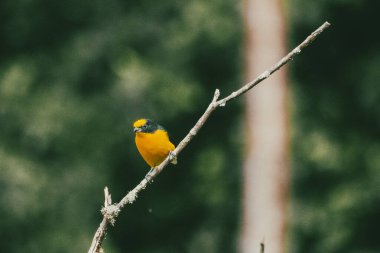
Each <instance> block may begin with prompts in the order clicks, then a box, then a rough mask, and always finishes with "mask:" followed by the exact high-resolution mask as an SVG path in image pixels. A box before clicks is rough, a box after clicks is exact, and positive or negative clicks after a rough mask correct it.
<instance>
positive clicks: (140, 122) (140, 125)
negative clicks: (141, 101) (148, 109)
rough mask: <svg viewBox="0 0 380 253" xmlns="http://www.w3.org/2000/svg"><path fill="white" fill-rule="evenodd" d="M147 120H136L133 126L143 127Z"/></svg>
mask: <svg viewBox="0 0 380 253" xmlns="http://www.w3.org/2000/svg"><path fill="white" fill-rule="evenodd" d="M146 122H147V120H146V119H139V120H136V121H135V123H133V127H142V126H143V125H145V124H146Z"/></svg>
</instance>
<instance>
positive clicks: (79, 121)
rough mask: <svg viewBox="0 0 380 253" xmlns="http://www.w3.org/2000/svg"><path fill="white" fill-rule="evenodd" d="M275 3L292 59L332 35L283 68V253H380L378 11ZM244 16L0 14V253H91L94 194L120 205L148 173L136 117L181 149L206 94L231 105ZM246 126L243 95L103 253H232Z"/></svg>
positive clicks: (215, 7) (207, 9)
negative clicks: (325, 27) (297, 49)
mask: <svg viewBox="0 0 380 253" xmlns="http://www.w3.org/2000/svg"><path fill="white" fill-rule="evenodd" d="M281 4H282V5H283V7H284V12H285V18H286V24H287V40H288V48H289V49H290V48H292V47H294V46H295V45H297V44H298V43H299V42H300V41H302V40H303V39H304V38H305V36H307V35H308V34H309V33H310V32H311V31H313V30H314V29H315V28H316V27H318V26H319V25H320V24H322V23H323V22H324V21H325V20H328V21H330V22H331V23H332V25H333V26H332V28H330V29H329V31H327V32H326V33H325V34H323V35H322V37H321V38H320V39H318V40H317V41H316V42H315V44H313V45H312V46H311V47H309V48H307V49H306V50H305V51H304V52H303V53H302V54H301V55H300V56H299V57H297V58H296V59H295V60H294V61H292V62H291V63H290V65H289V68H290V69H289V75H288V76H289V86H288V89H289V93H290V94H291V96H290V98H289V104H290V105H291V106H289V108H290V115H291V120H290V132H291V146H290V154H291V157H290V159H291V161H292V162H291V170H290V171H291V175H290V178H291V181H290V186H291V187H290V189H291V192H290V197H289V206H290V211H289V215H288V217H289V218H288V224H289V225H288V230H287V236H288V243H287V246H286V248H285V249H284V252H294V253H301V252H309V253H320V252H323V253H343V252H344V253H347V252H355V253H375V252H380V242H379V233H378V227H379V224H380V218H379V217H380V106H379V102H380V84H379V80H380V34H379V33H378V32H377V28H378V24H379V22H378V13H377V12H378V10H379V9H380V2H379V1H376V0H372V1H370V0H362V1H359V0H329V1H313V0H302V1H301V0H289V1H283V2H282V3H281ZM242 8H243V2H241V1H221V0H209V1H201V0H189V1H174V0H167V1H149V0H140V1H123V0H108V1H104V0H93V1H89V0H83V1H74V0H67V1H51V0H2V1H1V2H0V21H1V22H0V217H1V218H0V251H1V252H8V253H19V252H30V253H34V252H52V253H60V252H62V253H63V252H86V251H87V250H88V248H89V246H90V242H91V240H92V237H93V234H94V232H95V230H96V228H97V226H98V224H99V222H100V220H101V215H100V212H99V211H100V207H101V205H102V203H103V201H104V197H103V187H104V186H105V185H107V186H108V187H109V188H110V191H111V193H112V197H113V200H115V201H117V200H119V199H120V198H121V197H122V196H124V194H125V193H126V192H128V191H129V190H130V189H132V187H134V186H135V185H136V184H137V183H138V182H139V180H140V179H142V178H143V176H144V175H145V173H146V172H147V171H148V169H149V168H148V167H147V165H146V164H145V163H144V161H143V160H142V159H141V157H140V156H139V154H138V152H137V150H136V148H135V144H134V136H133V132H132V128H131V124H132V123H133V121H134V120H135V119H137V118H139V117H142V116H143V117H149V118H152V119H155V120H157V121H158V122H159V123H160V124H162V125H163V126H165V127H166V129H168V130H169V132H170V136H171V139H172V140H173V142H174V143H178V142H179V141H180V140H181V138H182V137H184V136H185V134H186V133H187V132H188V130H189V129H190V128H191V127H192V126H193V124H194V123H195V122H196V120H197V119H198V117H199V116H200V115H201V114H202V113H203V111H204V110H205V108H206V107H207V105H208V103H209V101H210V99H211V97H212V94H213V91H214V90H215V88H219V89H221V91H222V93H223V94H227V93H228V92H231V91H233V90H234V89H237V88H238V87H239V86H240V85H241V84H242V83H243V82H244V78H243V77H244V73H243V70H244V61H243V59H244V47H243V44H244V43H243V38H244V32H243V31H244V29H243V22H242ZM263 26H265V24H263ZM263 85H265V84H263ZM252 92H254V90H253V91H252ZM243 114H244V100H242V99H240V100H235V101H233V102H231V103H230V104H228V105H227V106H226V107H225V108H223V109H222V110H218V111H216V112H215V113H214V114H213V115H212V117H211V118H210V120H209V121H208V122H207V124H206V125H205V126H204V128H203V129H202V130H201V132H200V133H199V135H198V136H197V137H196V138H195V139H194V140H193V141H192V142H191V143H190V145H189V146H188V147H187V148H186V149H185V150H184V151H183V152H182V153H181V155H180V157H179V164H178V165H177V166H176V167H174V166H169V167H168V168H167V169H166V170H165V171H164V172H163V173H162V174H161V175H160V176H159V178H158V179H157V180H155V182H154V183H153V184H151V185H150V186H149V188H148V189H147V190H146V191H144V192H143V193H142V194H141V196H140V197H139V199H138V201H136V202H135V203H134V204H133V205H132V206H129V207H127V209H125V210H124V211H123V212H122V213H121V215H120V216H119V219H118V221H117V224H116V226H115V227H113V228H110V230H109V233H108V235H107V238H106V241H105V245H104V248H105V251H106V252H108V253H118V252H141V253H148V252H150V253H159V252H207V253H212V252H238V242H239V235H240V232H239V229H240V225H241V224H240V220H241V211H242V210H241V209H242V198H241V182H242V170H241V168H242V164H243V159H244V145H245V142H244V136H245V127H244V126H245V123H244V117H243ZM268 253H269V252H268Z"/></svg>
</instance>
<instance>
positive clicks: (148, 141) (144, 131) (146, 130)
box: [133, 119, 177, 169]
mask: <svg viewBox="0 0 380 253" xmlns="http://www.w3.org/2000/svg"><path fill="white" fill-rule="evenodd" d="M133 131H134V132H135V134H136V136H135V142H136V146H137V149H138V151H139V152H140V154H141V156H142V158H144V160H145V162H146V163H147V164H148V165H149V166H150V167H151V168H152V169H153V168H154V167H156V166H158V165H160V164H161V163H162V162H163V161H164V160H165V158H166V157H167V156H168V155H170V156H171V155H172V151H173V150H174V149H175V146H174V145H173V143H171V141H170V139H169V135H168V132H167V131H166V130H165V129H164V128H163V127H162V126H160V125H159V124H157V123H156V122H154V121H153V120H150V119H139V120H136V121H135V122H134V123H133ZM171 163H173V164H177V160H176V158H175V156H173V157H171Z"/></svg>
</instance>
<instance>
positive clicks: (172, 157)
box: [169, 151, 177, 164]
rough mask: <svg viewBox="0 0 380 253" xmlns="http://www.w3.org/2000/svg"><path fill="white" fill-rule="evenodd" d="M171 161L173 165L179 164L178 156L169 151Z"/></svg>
mask: <svg viewBox="0 0 380 253" xmlns="http://www.w3.org/2000/svg"><path fill="white" fill-rule="evenodd" d="M169 160H170V162H171V163H172V164H177V156H176V155H175V154H174V153H173V152H172V151H169Z"/></svg>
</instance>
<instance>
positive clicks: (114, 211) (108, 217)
mask: <svg viewBox="0 0 380 253" xmlns="http://www.w3.org/2000/svg"><path fill="white" fill-rule="evenodd" d="M329 26H330V23H328V22H325V23H324V24H323V25H321V26H320V27H319V28H318V29H317V30H315V31H314V32H313V33H312V34H310V35H309V36H308V37H307V38H306V39H305V40H304V41H303V42H302V43H301V44H299V45H298V46H297V47H296V48H294V49H293V50H292V51H291V52H290V53H289V54H287V55H286V56H285V57H284V58H282V59H281V60H280V61H278V62H277V63H276V64H274V65H273V66H272V67H271V68H269V69H268V70H266V71H264V72H263V73H262V74H261V75H259V76H258V77H257V78H256V79H255V80H253V81H251V82H249V83H247V84H245V85H244V86H243V87H241V88H240V89H238V90H236V91H234V92H232V93H231V94H230V95H228V96H226V97H225V98H223V99H220V100H218V98H219V96H220V92H219V90H218V89H216V90H215V93H214V97H213V98H212V101H211V102H210V104H209V105H208V107H207V109H206V111H205V112H204V113H203V115H202V116H201V117H200V118H199V120H198V121H197V123H196V124H195V126H194V127H193V128H192V129H191V130H190V131H189V133H188V134H187V135H186V137H185V138H184V139H183V140H182V141H181V142H180V143H179V144H178V145H177V147H176V148H175V150H174V151H173V155H175V156H178V154H179V153H181V151H182V150H183V149H184V148H185V147H186V146H187V144H189V142H190V141H191V140H192V139H193V138H194V136H196V135H197V133H198V131H199V130H200V129H201V128H202V127H203V125H204V124H205V122H206V121H207V119H208V118H209V117H210V115H211V113H212V112H213V111H214V110H215V109H217V108H219V107H221V106H225V105H226V103H227V102H228V101H230V100H231V99H234V98H237V97H239V96H241V95H242V94H244V93H246V92H247V91H249V90H250V89H252V88H253V87H254V86H256V85H257V84H259V83H260V82H262V81H263V80H265V79H267V78H268V77H269V76H270V75H271V74H273V73H274V72H276V71H277V70H279V69H280V68H281V67H282V66H284V65H285V64H286V63H288V62H289V61H290V60H292V59H293V57H294V56H296V55H298V54H299V53H301V50H302V49H303V48H305V47H307V46H309V45H310V44H311V43H312V42H313V41H314V40H315V39H316V38H317V37H318V36H319V35H320V34H321V33H322V32H323V31H324V30H326V29H327V28H328V27H329ZM170 159H172V158H171V157H170V156H168V157H167V158H166V159H165V160H164V161H163V162H162V163H161V164H160V165H159V166H157V167H155V169H154V170H152V171H151V172H149V173H148V174H147V175H146V176H145V178H144V179H143V180H142V181H141V182H140V183H139V184H138V185H137V186H136V187H135V188H134V189H133V190H132V191H130V192H129V193H128V194H127V195H126V196H124V198H123V199H122V200H121V201H120V202H119V203H115V204H111V203H112V201H111V195H110V194H109V192H108V188H107V187H106V188H105V189H104V193H105V201H104V207H103V208H102V214H103V220H102V222H101V223H100V225H99V227H98V229H97V231H96V233H95V235H94V238H93V241H92V243H91V247H90V249H89V251H88V253H99V252H101V251H102V249H101V244H102V242H103V240H104V238H105V235H106V231H107V226H108V224H109V223H110V224H111V225H113V224H114V223H115V220H116V217H117V215H118V214H119V213H120V211H121V209H122V208H123V207H124V206H125V205H127V204H132V203H133V202H134V201H135V200H136V198H137V195H138V194H139V193H140V191H141V190H143V189H145V188H146V186H147V185H148V183H149V182H152V180H153V179H154V178H155V177H156V176H157V175H158V174H160V173H161V171H162V170H163V169H164V168H165V167H166V166H167V165H168V164H169V162H170ZM260 252H261V253H264V242H262V243H261V244H260Z"/></svg>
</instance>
